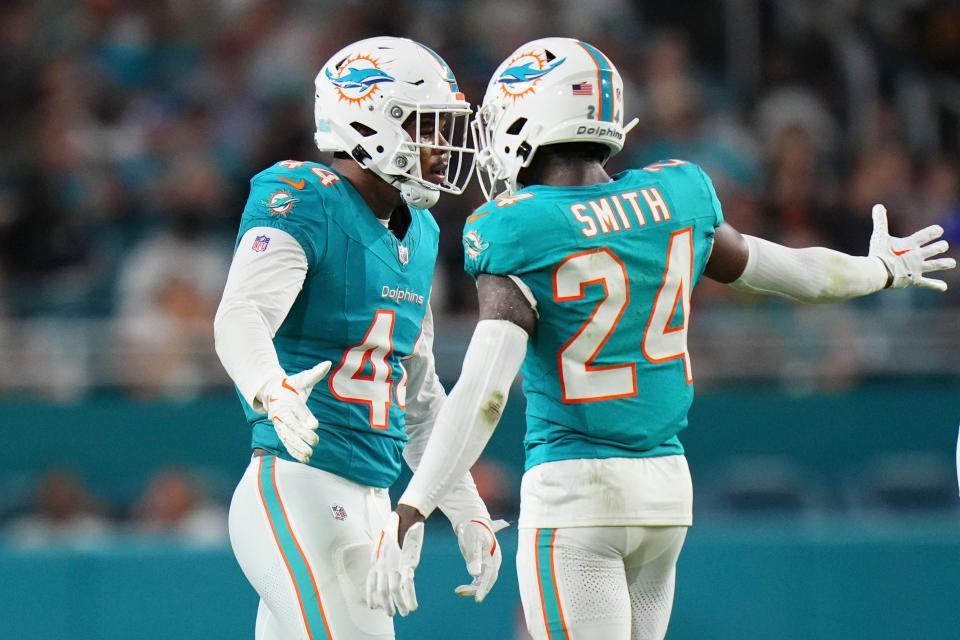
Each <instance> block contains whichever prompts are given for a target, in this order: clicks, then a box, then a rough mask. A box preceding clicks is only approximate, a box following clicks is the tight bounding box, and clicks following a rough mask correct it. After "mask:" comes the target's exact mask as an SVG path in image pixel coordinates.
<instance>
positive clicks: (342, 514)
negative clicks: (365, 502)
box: [330, 504, 347, 520]
mask: <svg viewBox="0 0 960 640" xmlns="http://www.w3.org/2000/svg"><path fill="white" fill-rule="evenodd" d="M330 511H333V517H334V518H336V519H337V520H346V519H347V510H346V509H344V508H343V505H340V504H332V505H330Z"/></svg>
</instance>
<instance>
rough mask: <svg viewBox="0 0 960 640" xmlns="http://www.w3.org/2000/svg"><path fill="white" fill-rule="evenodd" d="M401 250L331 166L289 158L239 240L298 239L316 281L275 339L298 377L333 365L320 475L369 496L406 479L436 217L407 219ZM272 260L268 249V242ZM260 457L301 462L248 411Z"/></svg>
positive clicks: (256, 196)
mask: <svg viewBox="0 0 960 640" xmlns="http://www.w3.org/2000/svg"><path fill="white" fill-rule="evenodd" d="M409 212H410V216H411V220H410V225H409V227H408V228H407V231H406V233H405V235H404V237H403V239H402V240H398V239H397V237H396V236H395V235H394V234H393V233H392V232H391V231H389V230H387V229H386V228H384V226H383V225H382V224H381V223H380V222H379V221H378V220H377V219H376V218H375V217H374V215H373V212H372V211H371V210H370V209H369V207H367V205H366V203H365V202H364V200H363V198H362V196H361V195H360V194H359V193H358V192H357V191H356V189H354V187H353V186H352V185H351V184H350V182H349V181H347V180H346V179H344V178H341V176H339V175H338V174H337V173H335V172H334V171H333V170H332V169H331V168H329V167H327V166H324V165H322V164H318V163H313V162H299V161H292V160H287V161H284V162H280V163H278V164H276V165H274V166H272V167H270V168H268V169H266V170H265V171H263V172H261V173H259V174H258V175H256V176H254V177H253V179H252V180H251V181H250V197H249V199H248V201H247V204H246V207H245V209H244V212H243V217H242V219H241V222H240V231H239V234H238V236H237V238H238V240H237V241H238V242H239V239H240V238H242V237H243V235H244V233H245V232H246V231H247V230H248V229H251V228H253V227H275V228H277V229H282V230H283V231H286V232H287V233H289V234H290V235H292V236H293V237H294V238H295V239H296V240H297V241H298V242H299V243H300V245H301V246H302V247H303V250H304V253H305V254H306V256H307V263H308V267H307V275H306V280H305V282H304V283H303V288H302V290H301V291H300V293H299V294H298V295H297V298H296V300H295V301H294V303H293V306H292V307H291V309H290V312H289V313H288V314H287V317H286V318H285V319H284V321H283V323H282V324H281V326H280V328H279V329H278V330H277V333H276V336H275V337H274V339H273V344H274V347H275V348H276V352H277V356H278V358H279V360H280V365H281V366H282V367H283V369H284V371H286V372H287V373H288V374H294V373H298V372H300V371H302V370H304V369H308V368H310V367H312V366H314V365H315V364H317V363H318V362H320V361H322V360H330V361H332V362H333V368H332V369H331V370H330V373H329V374H328V375H327V377H326V378H325V379H324V380H323V381H322V382H321V383H320V384H318V385H317V386H316V387H315V388H314V390H313V393H312V394H311V395H310V398H309V399H308V401H307V406H308V407H309V408H310V410H311V411H312V412H313V414H314V415H315V416H316V418H317V420H318V421H319V422H320V428H319V429H318V431H317V433H318V435H319V436H320V442H319V443H318V444H317V445H316V446H315V447H314V450H313V455H312V457H311V459H310V465H311V466H314V467H318V468H320V469H324V470H326V471H329V472H331V473H335V474H337V475H339V476H342V477H345V478H348V479H350V480H353V481H354V482H358V483H360V484H363V485H367V486H374V487H389V486H390V485H392V484H393V482H394V481H395V480H396V479H397V476H398V475H399V473H400V457H401V452H402V450H403V446H404V444H405V443H406V440H407V436H406V434H405V432H404V404H405V395H406V373H405V371H404V369H403V365H402V361H403V359H404V358H405V357H407V356H409V355H411V354H412V353H413V350H414V344H415V342H416V340H417V339H418V337H419V335H420V330H421V324H422V322H423V318H424V315H425V312H426V309H427V304H428V300H429V297H430V285H431V281H432V278H433V268H434V264H435V263H436V259H437V247H438V243H439V237H440V232H439V228H438V227H437V224H436V222H435V221H434V219H433V217H432V216H431V215H430V213H429V212H428V211H421V210H418V209H409ZM256 242H257V243H260V244H259V245H258V248H259V250H263V251H265V252H269V239H267V238H265V237H262V236H261V237H258V238H257V240H256ZM243 404H244V410H245V412H246V415H247V420H248V421H249V422H250V424H251V425H252V426H253V447H258V448H262V449H266V450H267V451H270V452H272V453H274V454H276V455H278V456H280V457H282V458H284V459H287V460H292V458H291V457H290V455H289V454H288V453H287V451H286V449H285V448H284V446H283V445H282V444H281V442H280V439H279V438H278V436H277V434H276V431H275V430H274V427H273V424H272V423H271V422H270V421H269V420H267V417H266V416H265V415H264V414H258V413H255V412H254V411H253V410H252V409H251V408H250V406H249V405H247V403H246V402H243Z"/></svg>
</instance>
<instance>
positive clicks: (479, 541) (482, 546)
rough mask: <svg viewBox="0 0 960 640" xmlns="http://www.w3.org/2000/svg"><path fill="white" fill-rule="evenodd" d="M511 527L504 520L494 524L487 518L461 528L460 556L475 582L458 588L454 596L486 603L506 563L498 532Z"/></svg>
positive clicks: (464, 523) (459, 533)
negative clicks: (503, 563)
mask: <svg viewBox="0 0 960 640" xmlns="http://www.w3.org/2000/svg"><path fill="white" fill-rule="evenodd" d="M508 526H510V525H508V524H507V522H506V521H504V520H496V521H494V522H491V521H490V520H489V519H487V518H475V519H473V520H468V521H467V522H462V523H460V524H458V525H457V542H459V543H460V553H462V554H463V559H464V561H466V563H467V573H469V574H470V575H471V576H472V577H473V582H471V583H470V584H464V585H460V586H459V587H457V588H456V589H454V593H456V594H457V595H458V596H462V597H464V598H471V597H472V598H473V599H474V600H475V601H476V602H478V603H479V602H483V599H484V598H486V597H487V594H488V593H490V589H492V588H493V585H494V583H495V582H496V581H497V576H498V575H499V574H500V562H501V561H502V560H503V554H502V553H501V551H500V545H499V544H498V543H497V535H496V533H497V531H500V530H501V529H505V528H507V527H508Z"/></svg>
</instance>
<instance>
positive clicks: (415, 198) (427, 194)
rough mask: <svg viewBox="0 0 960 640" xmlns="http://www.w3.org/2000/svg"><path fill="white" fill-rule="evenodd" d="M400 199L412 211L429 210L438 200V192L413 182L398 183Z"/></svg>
mask: <svg viewBox="0 0 960 640" xmlns="http://www.w3.org/2000/svg"><path fill="white" fill-rule="evenodd" d="M400 197H401V198H403V201H404V202H406V203H407V204H408V205H410V206H411V207H413V208H414V209H429V208H430V207H432V206H434V205H435V204H437V201H438V200H439V199H440V190H439V189H431V188H429V187H426V186H424V185H422V184H420V183H418V182H414V181H413V180H404V181H403V182H401V183H400Z"/></svg>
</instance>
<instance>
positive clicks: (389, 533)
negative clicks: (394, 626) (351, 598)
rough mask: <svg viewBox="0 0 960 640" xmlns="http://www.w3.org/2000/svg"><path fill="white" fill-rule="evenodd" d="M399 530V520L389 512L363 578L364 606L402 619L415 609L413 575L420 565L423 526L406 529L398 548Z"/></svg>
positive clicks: (415, 592)
mask: <svg viewBox="0 0 960 640" xmlns="http://www.w3.org/2000/svg"><path fill="white" fill-rule="evenodd" d="M399 526H400V518H399V516H397V513H396V512H395V511H394V512H391V513H390V517H389V518H388V519H387V523H386V525H384V527H383V530H382V531H380V535H379V536H378V537H377V544H376V546H375V547H374V548H373V559H372V560H371V562H370V572H369V573H368V574H367V606H368V607H370V608H371V609H383V610H384V611H386V612H387V615H388V616H392V615H393V614H395V613H399V614H400V615H401V616H406V615H408V614H409V613H410V612H411V611H416V610H417V606H419V605H418V604H417V591H416V589H415V588H414V585H413V574H414V572H415V571H416V569H417V565H419V564H420V549H421V548H422V547H423V523H422V522H418V523H416V524H414V525H412V526H411V527H410V528H409V529H407V533H406V535H404V536H403V547H402V548H401V547H400V545H399V544H398V543H397V535H398V533H397V532H398V530H399Z"/></svg>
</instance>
